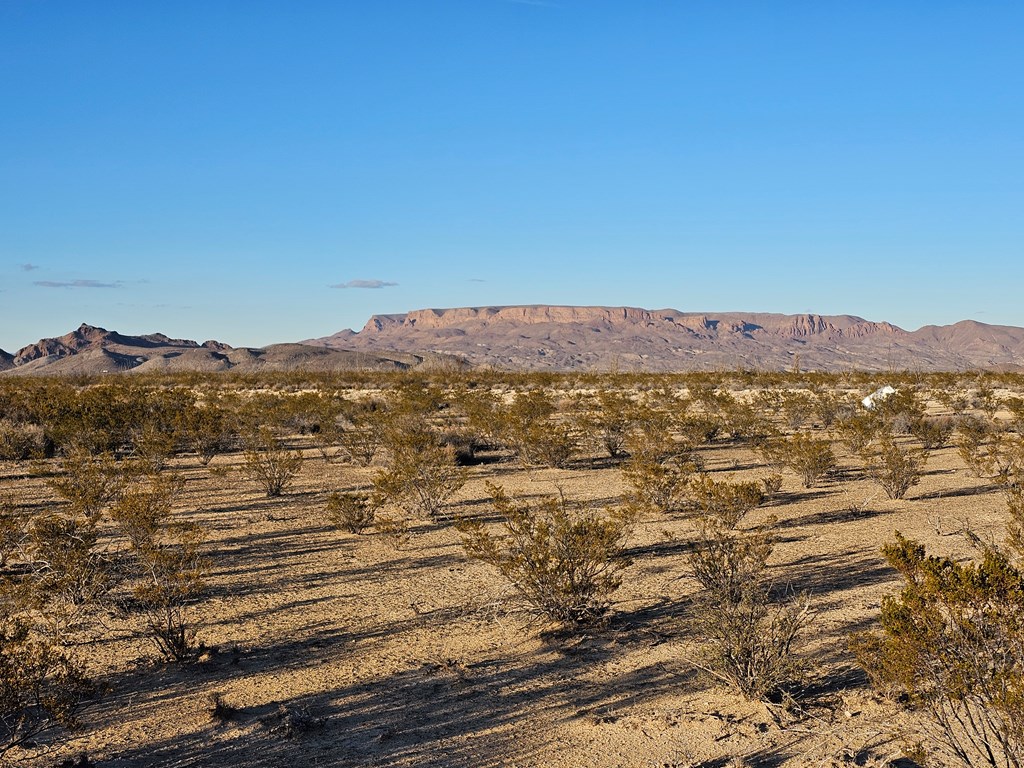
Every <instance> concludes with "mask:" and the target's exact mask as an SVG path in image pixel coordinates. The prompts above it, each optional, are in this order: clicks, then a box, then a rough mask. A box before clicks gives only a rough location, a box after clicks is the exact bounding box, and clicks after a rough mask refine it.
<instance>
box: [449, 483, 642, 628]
mask: <svg viewBox="0 0 1024 768" xmlns="http://www.w3.org/2000/svg"><path fill="white" fill-rule="evenodd" d="M488 492H489V493H491V495H492V496H493V500H492V505H493V508H494V511H495V513H496V514H497V515H498V516H499V517H500V518H501V521H502V523H501V527H502V529H503V533H502V534H501V535H495V534H494V533H492V532H491V531H489V530H488V529H487V528H486V527H485V525H484V524H483V523H482V522H481V521H479V520H462V521H460V522H459V530H460V532H461V533H462V535H463V546H464V547H465V549H466V552H467V554H468V555H469V556H470V557H472V558H473V559H476V560H480V561H482V562H485V563H487V564H488V565H491V566H493V567H494V568H496V569H497V570H498V572H499V573H500V574H501V575H502V576H503V577H504V578H505V579H506V580H507V581H508V582H509V583H510V584H511V585H512V587H513V588H514V589H515V590H516V591H517V592H518V593H519V594H520V595H522V596H523V597H524V598H525V599H526V600H527V602H529V603H530V604H531V605H532V606H533V607H534V608H536V609H537V610H538V611H540V612H541V613H542V614H543V615H544V616H546V617H547V618H548V619H550V620H551V621H554V622H557V623H559V624H563V625H569V626H573V625H584V624H591V623H593V622H595V621H597V620H598V619H600V618H601V617H602V616H603V615H604V614H605V612H606V611H607V608H608V604H609V598H610V596H611V594H612V593H613V592H614V591H615V590H616V589H618V587H619V584H620V578H619V573H620V571H621V570H622V569H623V568H624V567H626V566H627V565H628V562H627V561H626V560H625V559H624V558H623V544H624V541H625V537H626V533H627V531H628V528H629V524H628V519H627V517H625V516H624V515H623V514H622V513H621V512H614V511H606V512H605V513H603V514H601V513H597V512H594V511H592V510H585V509H580V508H575V507H574V506H573V505H572V504H570V503H569V502H568V501H567V500H566V499H565V497H564V496H562V495H559V496H552V497H547V498H545V499H543V500H541V501H539V502H536V503H535V504H530V503H528V502H526V501H517V500H514V499H512V498H509V497H508V496H507V495H506V494H505V492H504V490H503V489H502V488H500V487H499V486H496V485H493V484H488Z"/></svg>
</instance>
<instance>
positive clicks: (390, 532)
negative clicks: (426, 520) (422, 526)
mask: <svg viewBox="0 0 1024 768" xmlns="http://www.w3.org/2000/svg"><path fill="white" fill-rule="evenodd" d="M374 522H375V524H376V526H377V532H378V533H380V535H381V536H382V537H384V541H386V542H387V543H388V545H389V546H391V548H392V549H398V550H401V549H405V547H406V546H407V545H408V544H409V539H410V538H411V535H412V534H411V533H410V530H409V521H408V520H407V519H405V518H403V517H396V516H392V515H388V516H384V515H378V516H377V517H376V518H375V520H374Z"/></svg>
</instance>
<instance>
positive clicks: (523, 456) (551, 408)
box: [494, 389, 576, 467]
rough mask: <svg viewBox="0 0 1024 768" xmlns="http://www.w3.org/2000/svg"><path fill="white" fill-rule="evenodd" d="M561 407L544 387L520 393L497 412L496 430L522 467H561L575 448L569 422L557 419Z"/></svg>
mask: <svg viewBox="0 0 1024 768" xmlns="http://www.w3.org/2000/svg"><path fill="white" fill-rule="evenodd" d="M557 411H558V408H557V406H556V404H555V402H554V400H553V399H552V398H551V397H550V396H549V395H547V394H546V393H545V392H544V391H543V390H540V389H533V390H530V391H528V392H520V393H518V394H517V395H516V397H515V400H513V401H512V403H511V404H509V405H507V406H504V407H499V408H498V409H497V411H496V412H495V414H494V418H495V419H496V425H497V426H496V431H497V433H498V435H499V436H500V439H501V441H502V442H503V443H505V444H506V445H508V446H509V447H510V448H512V450H513V451H515V454H516V456H517V457H518V459H519V461H520V463H521V464H522V465H523V466H527V467H529V466H542V467H561V466H564V465H565V463H566V462H567V461H568V460H569V457H570V456H571V455H572V453H573V451H574V450H575V449H576V438H575V435H574V433H573V430H572V429H571V428H570V427H569V425H568V424H564V423H562V422H559V421H556V420H555V419H554V416H555V415H556V414H557Z"/></svg>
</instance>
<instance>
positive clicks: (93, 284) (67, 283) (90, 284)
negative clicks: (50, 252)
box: [32, 280, 121, 288]
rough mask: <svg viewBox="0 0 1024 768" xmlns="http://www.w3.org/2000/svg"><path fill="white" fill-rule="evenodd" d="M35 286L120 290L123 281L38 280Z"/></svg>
mask: <svg viewBox="0 0 1024 768" xmlns="http://www.w3.org/2000/svg"><path fill="white" fill-rule="evenodd" d="M32 284H33V285H38V286H39V287H40V288H120V287H121V281H120V280H115V281H114V282H112V283H104V282H101V281H99V280H36V281H35V282H34V283H32Z"/></svg>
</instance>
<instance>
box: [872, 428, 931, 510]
mask: <svg viewBox="0 0 1024 768" xmlns="http://www.w3.org/2000/svg"><path fill="white" fill-rule="evenodd" d="M927 460H928V454H927V452H926V451H924V450H921V449H917V448H912V447H910V446H903V445H900V444H899V443H897V442H896V441H895V440H893V439H892V438H885V439H883V440H882V441H881V442H880V443H879V444H878V446H877V447H876V448H875V450H874V451H871V452H870V453H867V454H866V455H865V456H864V463H865V466H866V468H867V473H868V476H869V477H871V479H872V480H874V481H875V482H876V483H878V484H879V485H880V486H881V487H882V490H883V491H885V495H886V496H888V497H889V498H890V499H902V498H903V497H904V496H906V495H907V491H909V490H910V489H911V488H912V487H914V486H915V485H917V484H918V483H919V482H921V472H922V470H923V468H924V465H925V462H926V461H927Z"/></svg>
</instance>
